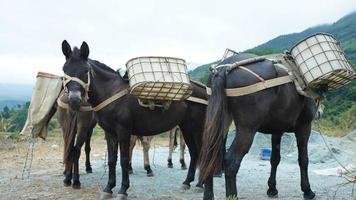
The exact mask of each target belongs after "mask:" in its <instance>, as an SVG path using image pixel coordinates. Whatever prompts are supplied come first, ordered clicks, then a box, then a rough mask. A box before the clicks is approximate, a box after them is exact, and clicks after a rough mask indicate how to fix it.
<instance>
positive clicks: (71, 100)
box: [68, 91, 83, 111]
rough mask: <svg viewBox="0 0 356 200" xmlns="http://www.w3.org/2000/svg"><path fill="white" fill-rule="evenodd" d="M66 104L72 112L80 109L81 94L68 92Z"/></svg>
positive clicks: (81, 103) (81, 102)
mask: <svg viewBox="0 0 356 200" xmlns="http://www.w3.org/2000/svg"><path fill="white" fill-rule="evenodd" d="M68 104H69V107H70V108H71V109H72V110H74V111H78V110H79V109H80V107H81V106H82V105H83V100H82V95H81V92H79V91H75V92H73V91H70V92H69V94H68Z"/></svg>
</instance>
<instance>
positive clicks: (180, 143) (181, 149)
mask: <svg viewBox="0 0 356 200" xmlns="http://www.w3.org/2000/svg"><path fill="white" fill-rule="evenodd" d="M179 147H180V148H179V150H180V151H179V152H180V158H179V162H180V164H181V168H182V169H183V170H184V169H187V166H186V164H185V161H184V152H185V142H184V138H183V135H182V133H180V134H179Z"/></svg>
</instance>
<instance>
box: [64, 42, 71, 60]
mask: <svg viewBox="0 0 356 200" xmlns="http://www.w3.org/2000/svg"><path fill="white" fill-rule="evenodd" d="M62 52H63V54H64V56H65V57H66V58H69V56H70V55H71V54H72V48H71V47H70V45H69V43H68V42H67V40H63V42H62Z"/></svg>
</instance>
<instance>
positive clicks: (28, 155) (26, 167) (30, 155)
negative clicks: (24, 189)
mask: <svg viewBox="0 0 356 200" xmlns="http://www.w3.org/2000/svg"><path fill="white" fill-rule="evenodd" d="M32 130H33V129H32V128H31V129H30V135H29V138H28V146H27V153H26V159H25V163H24V166H23V168H22V175H21V179H22V180H24V177H25V173H26V172H27V178H26V179H29V178H30V174H31V169H32V160H33V147H34V145H35V142H34V138H33V131H32ZM28 161H30V163H29V164H28Z"/></svg>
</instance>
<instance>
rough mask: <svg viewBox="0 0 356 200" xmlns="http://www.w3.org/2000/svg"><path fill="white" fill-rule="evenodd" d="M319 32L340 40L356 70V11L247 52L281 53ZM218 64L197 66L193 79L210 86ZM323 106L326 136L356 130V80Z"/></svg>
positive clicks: (330, 96)
mask: <svg viewBox="0 0 356 200" xmlns="http://www.w3.org/2000/svg"><path fill="white" fill-rule="evenodd" d="M318 32H326V33H330V34H332V35H334V36H335V37H336V39H337V40H338V41H340V43H341V47H342V48H343V50H344V52H345V54H346V57H347V58H348V60H349V61H350V62H351V64H352V65H353V67H354V68H355V67H356V12H353V13H351V14H348V15H346V16H344V17H343V18H341V19H339V20H338V21H337V22H335V23H333V24H324V25H320V26H315V27H311V28H308V29H306V30H304V31H302V32H300V33H291V34H286V35H280V36H278V37H276V38H274V39H272V40H270V41H268V42H266V43H264V44H261V45H259V46H257V47H254V48H252V49H248V50H246V51H245V52H248V53H253V54H256V55H266V54H272V53H280V52H283V51H284V50H290V48H291V47H292V46H293V45H295V44H296V43H297V42H298V41H300V40H302V39H303V38H305V37H307V36H310V35H312V34H314V33H318ZM218 56H220V55H218ZM216 62H218V61H215V62H211V63H209V64H205V65H201V66H199V67H197V68H196V69H195V70H193V71H191V72H190V76H191V77H192V78H193V79H196V80H200V81H202V82H203V83H206V82H207V79H208V76H209V67H210V66H211V64H214V63H216ZM323 104H324V105H325V109H324V115H323V118H322V120H320V122H319V123H320V126H321V128H322V130H323V132H324V133H326V134H329V135H334V136H335V135H336V136H343V135H344V134H345V133H348V132H350V131H352V130H354V129H356V123H355V121H356V81H353V82H352V83H351V84H349V85H347V86H344V87H342V88H341V89H338V90H335V91H330V92H327V93H326V94H325V101H323Z"/></svg>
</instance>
